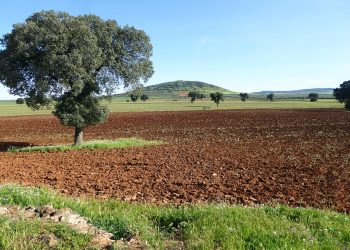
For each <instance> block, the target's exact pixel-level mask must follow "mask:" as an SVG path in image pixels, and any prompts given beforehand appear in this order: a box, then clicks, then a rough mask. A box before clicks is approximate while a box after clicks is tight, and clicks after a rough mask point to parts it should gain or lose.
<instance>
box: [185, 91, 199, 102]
mask: <svg viewBox="0 0 350 250" xmlns="http://www.w3.org/2000/svg"><path fill="white" fill-rule="evenodd" d="M187 96H188V97H190V98H191V103H194V101H195V100H196V99H197V98H198V96H199V93H198V92H197V91H190V92H188V95H187Z"/></svg>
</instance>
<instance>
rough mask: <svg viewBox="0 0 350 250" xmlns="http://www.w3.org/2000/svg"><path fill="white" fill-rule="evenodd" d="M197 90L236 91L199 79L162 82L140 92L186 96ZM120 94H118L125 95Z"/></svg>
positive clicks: (162, 95) (231, 92)
mask: <svg viewBox="0 0 350 250" xmlns="http://www.w3.org/2000/svg"><path fill="white" fill-rule="evenodd" d="M192 90H195V91H198V92H200V93H204V94H206V95H207V96H209V94H210V93H213V92H222V93H224V94H225V95H230V94H235V93H236V92H234V91H230V90H228V89H224V88H222V87H219V86H216V85H213V84H209V83H205V82H199V81H174V82H164V83H160V84H155V85H151V86H146V87H144V88H143V91H142V93H144V94H146V95H148V96H149V97H152V98H181V97H187V94H188V92H189V91H192ZM125 94H127V93H124V94H121V95H119V96H123V95H124V96H125Z"/></svg>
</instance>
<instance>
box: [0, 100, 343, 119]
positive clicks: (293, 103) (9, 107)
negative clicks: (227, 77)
mask: <svg viewBox="0 0 350 250" xmlns="http://www.w3.org/2000/svg"><path fill="white" fill-rule="evenodd" d="M105 104H106V105H107V106H108V107H109V109H110V111H111V112H145V111H186V110H217V109H304V108H342V107H343V105H342V104H340V103H338V102H337V101H336V100H335V99H319V100H318V101H317V102H310V101H309V100H307V99H278V100H276V101H274V102H269V101H266V100H263V99H254V100H248V101H246V102H242V101H240V100H238V99H236V98H234V99H233V98H227V99H225V101H224V102H222V103H220V105H219V107H216V104H215V103H213V102H212V101H210V100H203V101H200V100H197V101H195V102H194V103H191V102H190V101H189V99H184V100H178V101H172V100H165V99H160V100H159V99H158V100H149V101H146V102H143V101H137V102H135V103H133V102H127V101H126V99H125V98H120V97H119V98H114V99H112V101H111V102H107V101H106V102H105ZM51 112H52V110H38V111H33V110H31V109H29V108H28V107H27V106H26V105H25V104H22V105H19V104H16V103H15V101H0V116H14V115H41V114H51Z"/></svg>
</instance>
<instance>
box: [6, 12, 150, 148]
mask: <svg viewBox="0 0 350 250" xmlns="http://www.w3.org/2000/svg"><path fill="white" fill-rule="evenodd" d="M0 43H1V45H2V46H3V48H4V49H2V50H0V81H1V83H3V84H4V85H5V86H7V87H8V88H9V89H10V93H11V94H14V95H19V96H21V97H25V100H26V103H27V105H28V106H29V107H31V108H33V109H40V108H43V107H45V106H48V105H50V103H51V102H52V101H53V102H54V107H55V108H54V112H53V113H54V115H55V116H57V117H58V118H59V119H60V121H61V123H62V124H64V125H67V126H73V127H75V132H76V137H75V143H76V144H78V143H81V142H82V131H83V129H84V128H85V127H87V126H91V125H94V124H97V123H100V122H103V121H104V120H105V119H106V118H107V116H108V110H107V108H106V107H104V106H102V105H101V103H100V101H101V98H100V96H102V95H107V96H110V95H111V94H112V93H113V91H114V90H115V89H116V88H117V87H118V86H120V85H123V86H124V87H131V88H133V87H137V86H139V85H140V84H142V81H143V82H146V81H147V80H148V79H149V78H150V77H151V76H152V74H153V66H152V62H151V61H150V57H151V55H152V45H151V43H150V39H149V37H148V36H147V35H146V34H145V32H144V31H142V30H138V29H136V28H134V27H129V26H125V27H120V26H119V25H118V24H117V22H116V21H114V20H107V21H104V20H102V19H101V18H100V17H98V16H95V15H83V16H71V15H69V14H67V13H65V12H55V11H42V12H38V13H34V14H33V15H32V16H30V17H29V18H28V19H26V21H25V23H20V24H16V25H14V26H13V30H12V31H11V32H10V33H8V34H6V35H4V37H3V38H2V39H1V40H0ZM77 136H79V138H78V137H77ZM80 137H81V138H80Z"/></svg>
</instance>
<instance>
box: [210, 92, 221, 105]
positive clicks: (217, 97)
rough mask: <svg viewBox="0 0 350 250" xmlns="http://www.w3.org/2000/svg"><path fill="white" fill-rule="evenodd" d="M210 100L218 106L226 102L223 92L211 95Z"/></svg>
mask: <svg viewBox="0 0 350 250" xmlns="http://www.w3.org/2000/svg"><path fill="white" fill-rule="evenodd" d="M210 99H211V100H212V101H213V102H215V103H216V106H217V107H218V106H219V103H220V102H221V101H223V100H224V95H223V93H221V92H215V93H211V94H210Z"/></svg>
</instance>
